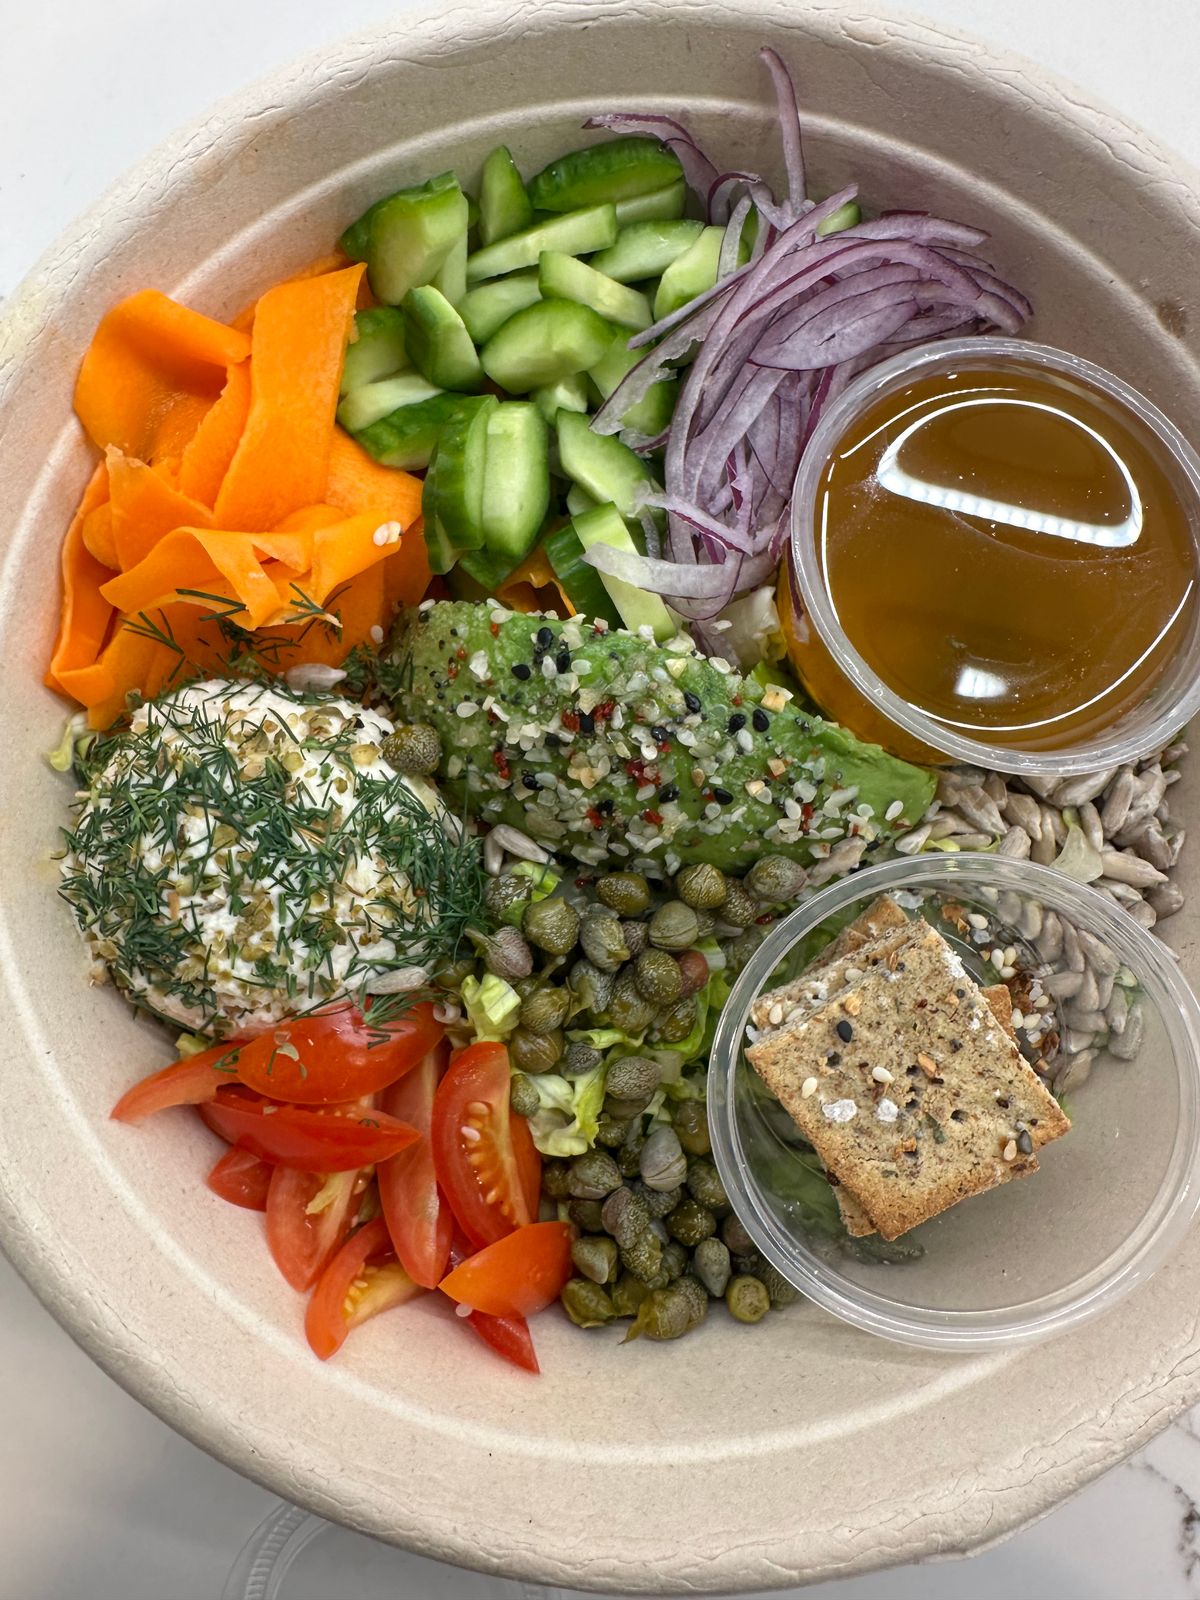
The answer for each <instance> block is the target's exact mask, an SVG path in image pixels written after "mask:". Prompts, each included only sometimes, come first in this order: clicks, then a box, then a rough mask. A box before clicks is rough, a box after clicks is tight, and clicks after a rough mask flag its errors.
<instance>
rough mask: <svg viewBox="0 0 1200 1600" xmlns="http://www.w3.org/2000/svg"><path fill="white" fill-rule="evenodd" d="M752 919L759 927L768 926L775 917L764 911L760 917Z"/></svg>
mask: <svg viewBox="0 0 1200 1600" xmlns="http://www.w3.org/2000/svg"><path fill="white" fill-rule="evenodd" d="M754 920H755V922H757V923H758V925H759V927H760V928H769V927H770V926H771V924H772V923H773V922H774V921H775V918H774V917H773V916H772V915H771V913H770V912H769V911H764V912H763V914H762V916H761V917H755V919H754Z"/></svg>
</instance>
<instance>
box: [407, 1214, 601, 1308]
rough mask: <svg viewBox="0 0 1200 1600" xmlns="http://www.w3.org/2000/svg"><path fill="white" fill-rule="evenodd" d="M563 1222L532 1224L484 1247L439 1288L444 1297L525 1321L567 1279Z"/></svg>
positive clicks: (569, 1231) (568, 1231) (568, 1233)
mask: <svg viewBox="0 0 1200 1600" xmlns="http://www.w3.org/2000/svg"><path fill="white" fill-rule="evenodd" d="M574 1232H575V1230H574V1229H573V1228H572V1227H571V1226H570V1225H569V1224H568V1223H565V1222H531V1223H529V1224H528V1225H527V1226H526V1227H524V1228H518V1229H517V1230H516V1232H515V1233H510V1234H506V1235H505V1237H504V1238H503V1239H498V1240H497V1241H496V1242H495V1244H489V1245H488V1246H487V1248H486V1249H484V1250H480V1251H478V1252H477V1254H475V1255H473V1256H468V1257H467V1259H466V1260H465V1261H464V1262H463V1263H462V1265H461V1266H457V1267H455V1268H454V1270H453V1271H452V1272H451V1273H450V1274H449V1275H448V1276H447V1277H445V1278H443V1279H442V1281H441V1283H440V1284H438V1288H439V1289H440V1290H441V1291H442V1293H443V1294H448V1295H449V1296H450V1298H451V1300H457V1301H458V1303H459V1304H460V1305H465V1306H470V1307H471V1309H472V1310H473V1311H485V1312H487V1314H488V1315H489V1316H492V1317H529V1316H532V1315H533V1313H534V1312H535V1311H541V1310H542V1309H543V1308H544V1307H545V1306H548V1305H549V1304H550V1302H551V1300H553V1299H555V1298H556V1297H557V1295H558V1294H559V1291H560V1290H561V1289H562V1286H563V1284H564V1283H566V1281H567V1279H568V1278H569V1277H570V1276H571V1240H572V1238H573V1237H574Z"/></svg>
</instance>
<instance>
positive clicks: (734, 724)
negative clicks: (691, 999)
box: [729, 711, 746, 733]
mask: <svg viewBox="0 0 1200 1600" xmlns="http://www.w3.org/2000/svg"><path fill="white" fill-rule="evenodd" d="M745 726H746V713H745V712H744V711H735V712H734V713H733V715H732V716H731V717H730V719H729V731H730V733H740V732H741V730H742V729H743V728H744V727H745Z"/></svg>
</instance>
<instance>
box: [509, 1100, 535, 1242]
mask: <svg viewBox="0 0 1200 1600" xmlns="http://www.w3.org/2000/svg"><path fill="white" fill-rule="evenodd" d="M508 1131H509V1135H510V1137H511V1139H512V1147H513V1155H514V1156H515V1157H516V1161H517V1172H518V1174H519V1176H520V1179H521V1193H522V1194H523V1195H524V1196H525V1209H526V1210H527V1211H528V1212H529V1216H530V1220H531V1221H532V1220H533V1219H535V1218H536V1217H537V1214H538V1206H539V1205H540V1204H541V1199H542V1157H541V1154H540V1152H539V1150H538V1147H537V1145H535V1144H534V1142H533V1135H532V1134H531V1133H530V1131H529V1124H528V1122H526V1120H525V1118H524V1117H518V1116H514V1115H513V1114H512V1113H511V1112H510V1113H509V1118H508Z"/></svg>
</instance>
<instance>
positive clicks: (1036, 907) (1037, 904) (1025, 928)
mask: <svg viewBox="0 0 1200 1600" xmlns="http://www.w3.org/2000/svg"><path fill="white" fill-rule="evenodd" d="M1045 922H1046V912H1045V909H1044V908H1043V906H1042V903H1041V901H1040V900H1026V901H1025V903H1024V905H1023V906H1022V907H1021V915H1020V916H1019V917H1018V918H1017V927H1018V928H1020V930H1021V932H1022V933H1023V934H1024V935H1025V937H1026V938H1027V939H1037V938H1038V936H1039V935H1040V934H1041V931H1042V928H1043V927H1044V926H1045Z"/></svg>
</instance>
